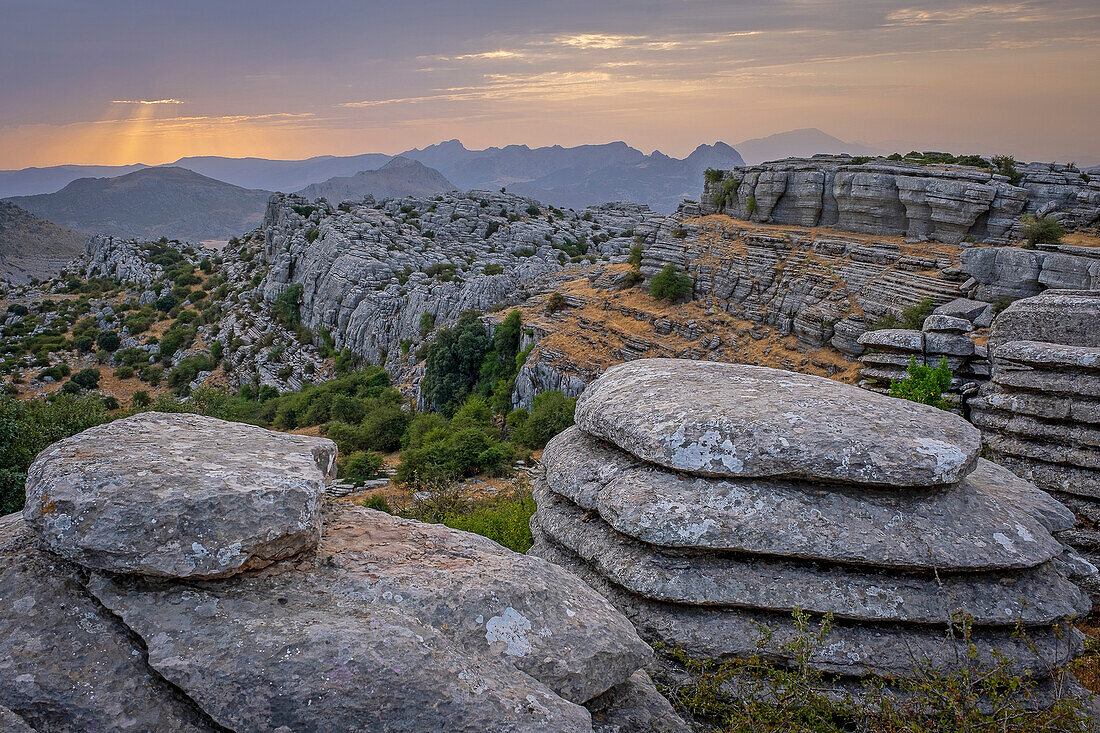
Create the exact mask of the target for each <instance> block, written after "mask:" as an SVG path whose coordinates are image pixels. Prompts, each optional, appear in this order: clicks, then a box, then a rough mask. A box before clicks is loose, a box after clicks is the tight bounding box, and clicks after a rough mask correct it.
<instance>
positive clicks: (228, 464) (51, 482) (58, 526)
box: [23, 412, 336, 578]
mask: <svg viewBox="0 0 1100 733" xmlns="http://www.w3.org/2000/svg"><path fill="white" fill-rule="evenodd" d="M242 446H248V447H249V450H248V451H247V452H246V451H242V450H241V447H242ZM335 475H336V444H335V443H333V442H332V441H331V440H328V439H327V438H310V437H307V436H302V435H289V434H286V433H275V432H272V431H270V430H264V429H263V428H257V427H253V426H251V425H244V424H242V423H231V422H225V421H224V420H216V419H214V418H210V417H202V416H200V415H187V414H166V413H159V412H146V413H142V414H139V415H135V416H133V417H129V418H125V419H123V420H117V421H115V422H111V423H107V424H105V425H99V426H97V427H94V428H90V429H88V430H85V431H84V432H82V433H80V434H78V435H74V436H73V437H71V438H66V439H65V440H61V441H58V442H57V443H54V444H53V445H51V446H50V447H49V448H47V449H46V450H44V451H43V452H42V453H41V454H40V455H39V456H38V458H37V460H35V462H34V464H33V466H32V467H31V470H30V472H29V473H28V475H27V504H26V506H25V507H24V508H23V517H24V519H26V520H27V523H28V524H29V525H30V526H31V527H32V528H33V529H34V530H35V531H36V532H37V533H38V534H39V535H40V536H41V537H42V538H43V540H44V541H45V543H46V545H47V546H48V547H49V548H50V549H51V550H52V551H54V552H56V553H57V554H59V555H61V556H62V557H65V558H67V559H69V560H72V561H74V562H78V563H80V564H81V565H84V566H86V567H90V568H96V569H98V570H107V571H109V572H113V573H136V574H139V575H147V576H152V577H168V578H189V577H196V578H201V577H218V576H223V575H232V574H233V573H236V572H239V571H241V570H247V569H250V568H255V567H263V566H264V565H267V564H269V563H271V562H273V561H275V560H278V559H280V558H283V557H287V556H290V555H295V554H297V553H299V552H302V551H303V550H308V549H311V548H313V547H315V546H316V545H317V542H318V540H319V538H320V536H321V500H322V498H323V497H324V493H325V485H326V483H327V482H328V481H329V480H330V479H332V478H334V477H335Z"/></svg>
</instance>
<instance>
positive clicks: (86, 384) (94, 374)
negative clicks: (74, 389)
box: [70, 368, 99, 389]
mask: <svg viewBox="0 0 1100 733" xmlns="http://www.w3.org/2000/svg"><path fill="white" fill-rule="evenodd" d="M70 379H71V381H72V382H73V383H74V384H76V385H77V386H78V387H83V388H84V389H95V388H96V387H98V386H99V370H98V369H91V368H90V369H81V370H80V371H79V372H77V373H76V374H74V375H73V376H72V377H71V378H70Z"/></svg>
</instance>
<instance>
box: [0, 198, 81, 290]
mask: <svg viewBox="0 0 1100 733" xmlns="http://www.w3.org/2000/svg"><path fill="white" fill-rule="evenodd" d="M84 239H85V237H84V236H83V235H81V234H79V233H77V232H74V231H73V230H71V229H66V228H65V227H62V226H58V225H57V224H54V223H52V222H48V221H46V220H44V219H40V218H38V217H37V216H34V215H33V214H31V213H30V212H28V211H26V210H24V209H21V208H19V207H18V206H16V205H15V204H13V203H11V202H9V201H0V280H6V281H7V282H11V283H26V282H29V281H30V280H33V279H36V278H37V279H40V280H45V279H49V278H51V277H56V276H57V274H58V273H59V272H60V271H61V268H62V267H64V266H65V265H66V264H68V262H69V261H70V260H71V259H73V258H74V257H76V256H77V255H78V254H80V253H81V252H82V251H83V249H84Z"/></svg>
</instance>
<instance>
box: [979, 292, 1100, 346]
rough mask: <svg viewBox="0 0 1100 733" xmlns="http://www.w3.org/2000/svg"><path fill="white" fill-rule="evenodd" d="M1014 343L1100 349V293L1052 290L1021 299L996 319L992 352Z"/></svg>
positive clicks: (992, 329) (990, 334) (991, 335)
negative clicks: (1029, 342)
mask: <svg viewBox="0 0 1100 733" xmlns="http://www.w3.org/2000/svg"><path fill="white" fill-rule="evenodd" d="M1010 341H1038V342H1045V343H1050V344H1063V345H1065V346H1082V347H1087V348H1093V349H1095V348H1098V347H1100V290H1048V291H1046V292H1044V293H1041V294H1039V295H1037V296H1035V297H1034V298H1027V299H1024V300H1017V301H1016V302H1014V303H1012V304H1011V305H1010V306H1008V308H1006V309H1005V310H1003V311H1002V312H1001V313H1000V314H999V315H998V316H997V318H996V320H994V322H993V326H992V328H991V329H990V332H989V347H990V353H991V354H992V355H994V356H1000V353H999V348H1000V347H1001V345H1002V344H1006V343H1008V342H1010Z"/></svg>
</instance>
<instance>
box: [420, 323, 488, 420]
mask: <svg viewBox="0 0 1100 733" xmlns="http://www.w3.org/2000/svg"><path fill="white" fill-rule="evenodd" d="M491 348H492V342H491V341H490V340H489V335H488V334H487V333H486V332H485V326H483V325H482V323H481V320H480V318H479V314H478V313H477V312H476V311H466V312H464V313H463V314H462V315H461V316H459V319H458V323H457V324H456V325H455V326H454V327H453V328H445V329H442V330H441V331H439V333H438V334H437V336H436V339H435V342H434V343H433V344H432V345H431V348H430V349H429V351H428V358H427V363H426V364H425V367H424V381H423V384H422V393H423V395H424V399H425V400H426V401H427V403H428V404H430V405H433V406H434V407H435V408H436V409H438V410H440V411H441V412H443V413H444V414H449V413H451V412H453V411H454V409H455V408H456V407H457V406H458V405H459V403H461V402H462V401H463V400H465V399H466V396H467V395H468V394H470V393H471V392H472V391H473V388H474V385H475V384H476V383H477V381H478V377H479V375H480V372H481V364H482V362H483V361H484V360H485V356H486V354H488V353H489V350H490V349H491Z"/></svg>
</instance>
